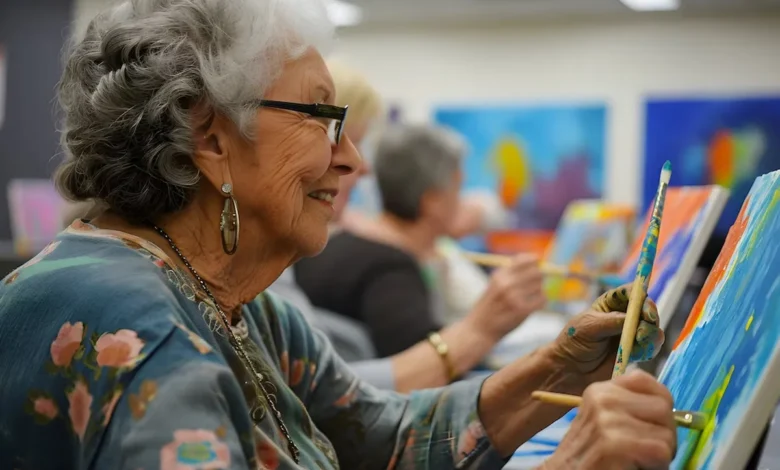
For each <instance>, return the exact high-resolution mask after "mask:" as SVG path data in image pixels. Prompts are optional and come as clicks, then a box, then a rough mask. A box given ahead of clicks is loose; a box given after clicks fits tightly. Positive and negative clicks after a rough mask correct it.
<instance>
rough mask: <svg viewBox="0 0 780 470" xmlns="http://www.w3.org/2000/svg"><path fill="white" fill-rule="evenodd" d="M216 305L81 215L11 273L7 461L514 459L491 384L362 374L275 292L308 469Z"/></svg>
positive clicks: (401, 462)
mask: <svg viewBox="0 0 780 470" xmlns="http://www.w3.org/2000/svg"><path fill="white" fill-rule="evenodd" d="M220 325H221V324H220V323H218V322H217V320H216V316H215V310H214V308H213V305H212V304H211V303H210V302H209V300H208V299H207V298H206V297H205V295H203V293H202V292H200V291H199V290H198V289H197V288H196V287H195V284H194V281H193V280H192V278H191V277H189V275H188V274H187V273H185V272H183V271H181V270H179V269H177V268H176V267H175V265H174V264H173V263H172V262H171V261H170V260H169V259H168V258H167V257H166V255H165V254H164V253H163V252H162V251H161V250H160V249H159V248H158V247H156V246H155V245H152V244H151V243H149V242H146V241H144V240H141V239H139V238H136V237H133V236H130V235H127V234H123V233H119V232H110V231H105V230H98V229H96V228H95V227H93V226H91V225H88V224H86V223H83V222H76V223H74V224H73V225H72V226H71V227H70V228H68V229H67V230H66V231H64V232H63V233H62V234H60V236H59V237H58V238H57V240H56V241H54V242H53V243H52V244H51V245H49V246H48V247H47V248H46V249H45V250H43V251H42V252H41V253H40V254H39V255H38V256H36V257H35V258H34V259H33V260H31V261H30V262H29V263H27V264H26V265H25V266H23V267H21V268H19V269H18V270H16V271H14V272H13V273H11V274H10V275H9V276H8V277H6V278H5V279H4V280H3V281H2V282H0V468H2V469H18V470H48V469H99V470H103V469H106V470H120V469H128V470H152V469H162V470H174V469H175V470H195V469H198V470H218V469H293V468H306V469H335V468H339V467H340V468H344V469H349V470H353V469H363V468H365V469H375V468H376V469H379V468H398V469H413V470H416V469H428V468H432V469H433V468H435V469H439V468H465V469H494V468H501V467H502V466H503V465H504V463H505V460H504V459H503V458H501V457H500V456H499V455H498V454H497V452H496V451H495V450H494V449H493V448H492V447H491V445H490V443H489V441H488V440H487V438H486V437H485V435H484V431H483V428H482V425H481V424H480V421H479V418H478V416H477V400H478V396H479V391H480V387H481V381H470V382H461V383H457V384H454V385H452V386H449V387H446V388H442V389H436V390H426V391H421V392H416V393H413V394H411V395H409V396H403V395H398V394H394V393H392V392H384V391H379V390H376V389H374V388H372V387H370V386H368V385H366V384H364V383H361V382H360V381H359V380H358V379H357V378H356V377H355V376H354V375H353V373H352V372H351V371H350V369H349V368H348V366H346V365H345V364H344V363H343V362H342V361H341V360H340V359H339V357H337V356H336V355H335V354H334V353H333V350H332V349H331V346H330V345H329V343H328V341H327V340H326V339H324V337H323V336H322V334H320V333H319V332H317V331H314V330H312V329H311V328H310V327H309V326H308V324H307V323H306V321H305V320H304V319H303V318H302V317H301V315H300V314H299V313H298V312H297V311H296V310H295V309H294V308H292V307H290V306H289V305H288V304H286V303H285V302H283V301H281V300H280V299H279V298H276V297H274V296H273V295H271V294H264V295H261V296H260V297H259V298H258V299H257V300H256V301H254V302H252V303H250V304H248V305H246V306H245V308H244V311H243V315H242V319H241V321H240V322H238V324H237V325H235V326H234V327H233V328H234V330H233V331H234V332H235V333H236V334H239V335H241V336H243V337H244V339H245V342H248V343H251V344H253V347H254V349H255V350H256V354H255V357H257V359H258V360H257V362H258V363H259V364H258V367H259V368H260V369H261V372H263V374H262V375H263V376H265V377H267V378H268V381H267V382H266V383H265V387H266V388H267V389H270V390H271V391H272V393H273V396H272V400H276V404H277V407H278V408H279V409H280V410H281V412H282V415H283V418H284V422H285V424H286V425H287V427H288V429H289V432H290V433H291V436H292V438H293V440H294V441H295V443H296V444H297V445H298V447H299V448H300V450H301V463H300V466H296V464H295V463H294V462H293V461H292V459H291V458H290V457H289V454H288V453H287V445H286V441H285V439H284V436H283V435H282V433H281V432H280V429H279V427H278V426H277V424H276V422H275V421H274V420H273V419H271V416H270V412H269V409H268V406H267V404H266V403H264V402H262V401H261V400H259V399H258V398H256V395H255V394H254V392H253V389H252V387H251V383H250V382H249V381H248V380H247V378H246V372H245V370H244V368H243V367H242V365H241V362H240V361H239V359H238V357H237V356H236V354H235V353H234V351H233V349H232V348H231V346H230V344H229V343H228V341H227V337H226V334H225V332H224V331H223V330H222V327H221V326H220Z"/></svg>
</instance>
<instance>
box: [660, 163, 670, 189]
mask: <svg viewBox="0 0 780 470" xmlns="http://www.w3.org/2000/svg"><path fill="white" fill-rule="evenodd" d="M671 179H672V162H670V161H669V160H666V163H664V168H663V169H662V170H661V183H662V184H666V185H668V184H669V180H671Z"/></svg>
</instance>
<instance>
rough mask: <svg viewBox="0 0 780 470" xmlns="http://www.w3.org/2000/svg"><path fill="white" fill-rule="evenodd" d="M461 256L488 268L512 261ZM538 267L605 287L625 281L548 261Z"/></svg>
mask: <svg viewBox="0 0 780 470" xmlns="http://www.w3.org/2000/svg"><path fill="white" fill-rule="evenodd" d="M463 256H464V257H465V258H466V259H468V260H469V261H471V262H472V263H476V264H479V265H481V266H486V267H489V268H500V267H502V266H506V265H508V264H509V263H511V262H512V257H511V256H507V255H495V254H490V253H474V252H470V251H466V252H464V253H463ZM540 268H541V271H542V273H543V274H544V275H545V276H550V277H568V278H573V279H581V280H583V281H587V282H598V283H600V284H603V285H605V286H607V287H617V286H619V285H622V284H624V283H625V281H624V280H623V279H622V278H621V277H620V276H619V275H617V274H603V273H586V272H579V271H573V270H571V269H569V268H568V267H566V266H558V265H555V264H550V263H542V264H541V266H540Z"/></svg>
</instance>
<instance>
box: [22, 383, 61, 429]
mask: <svg viewBox="0 0 780 470" xmlns="http://www.w3.org/2000/svg"><path fill="white" fill-rule="evenodd" d="M24 410H25V412H27V414H30V415H32V416H33V418H34V419H35V422H36V423H37V424H49V423H50V422H51V421H52V420H53V419H54V418H56V417H57V416H59V414H60V410H59V408H58V407H57V404H56V403H55V402H54V399H53V398H52V397H51V395H49V394H48V393H46V392H42V391H38V390H31V391H30V392H28V393H27V401H26V402H25V404H24Z"/></svg>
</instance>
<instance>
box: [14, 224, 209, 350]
mask: <svg viewBox="0 0 780 470" xmlns="http://www.w3.org/2000/svg"><path fill="white" fill-rule="evenodd" d="M147 248H151V247H144V246H143V243H142V242H141V241H137V240H133V239H131V238H128V239H121V238H111V237H102V236H101V237H99V236H94V235H92V236H83V235H82V234H78V233H72V232H64V233H62V234H61V235H60V236H58V238H57V239H56V240H55V241H54V242H53V243H51V244H50V245H49V246H47V247H46V248H45V249H44V250H43V251H41V252H40V253H39V254H38V255H37V256H35V257H34V258H33V259H31V260H30V261H29V262H28V263H26V264H24V265H23V266H21V267H19V268H18V269H16V270H15V271H13V272H12V273H11V274H10V275H8V276H7V277H6V278H5V279H4V280H2V281H0V298H2V301H1V302H0V337H3V336H5V335H7V334H11V332H13V331H19V330H20V329H21V328H24V329H25V331H26V333H27V336H28V340H29V341H30V342H31V343H35V344H43V343H45V342H46V341H47V340H48V341H51V340H52V339H53V338H55V337H57V336H58V334H59V333H58V331H59V330H60V329H61V328H62V327H65V325H76V324H80V325H81V326H80V327H79V328H83V329H84V332H85V334H86V332H89V333H90V334H93V333H96V334H103V333H111V332H116V331H119V330H129V331H135V332H140V331H142V330H145V331H149V332H154V331H164V330H166V329H169V328H171V327H172V325H173V323H172V321H184V319H185V318H186V317H187V316H191V315H188V312H189V311H190V310H192V312H197V308H198V307H197V306H196V304H195V303H193V305H192V306H191V308H188V306H187V299H186V296H185V295H180V294H181V293H180V292H179V291H178V290H177V289H176V286H175V285H174V284H175V283H173V282H172V281H173V280H172V279H170V278H171V276H172V274H175V271H173V270H172V269H170V268H169V267H168V264H167V263H166V262H165V261H163V260H162V259H161V258H160V257H158V256H157V255H156V254H155V253H154V252H153V251H150V249H147ZM179 285H180V286H181V285H183V282H179ZM192 312H189V313H192ZM8 352H9V351H8V350H5V348H3V347H2V346H0V360H4V359H6V358H5V357H4V353H8Z"/></svg>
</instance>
